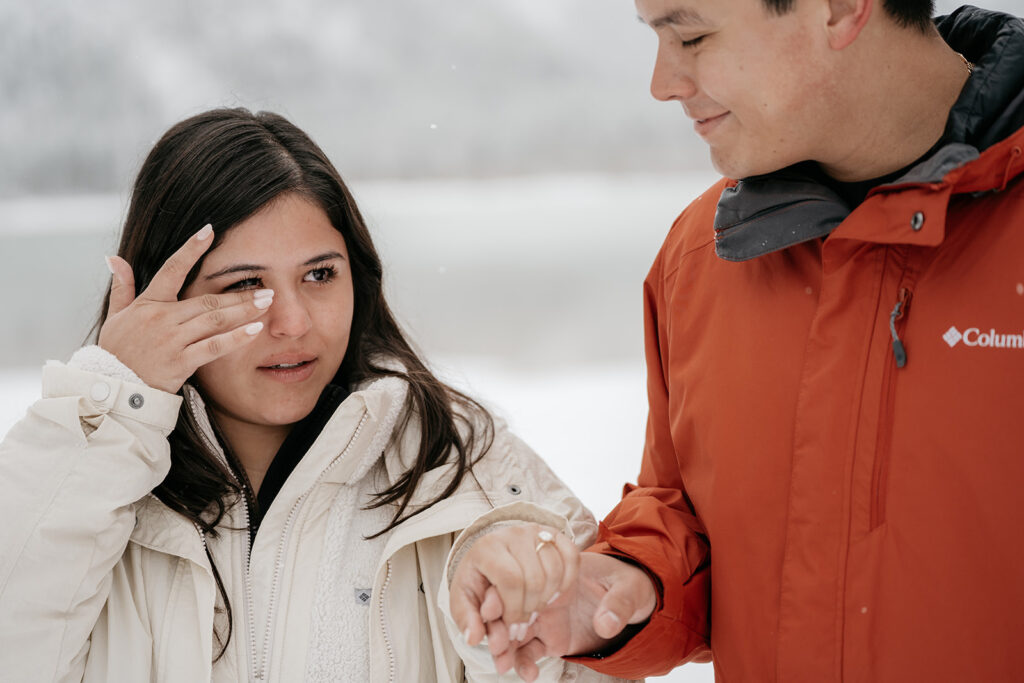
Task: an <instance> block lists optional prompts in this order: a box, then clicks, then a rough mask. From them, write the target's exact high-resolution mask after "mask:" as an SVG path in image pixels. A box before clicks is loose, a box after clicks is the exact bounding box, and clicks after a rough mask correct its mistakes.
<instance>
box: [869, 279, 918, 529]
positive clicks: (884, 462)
mask: <svg viewBox="0 0 1024 683" xmlns="http://www.w3.org/2000/svg"><path fill="white" fill-rule="evenodd" d="M910 298H911V291H910V290H909V289H908V288H906V287H901V288H900V293H899V300H898V301H897V302H896V306H895V307H894V308H893V309H892V313H890V314H889V333H890V334H891V335H892V358H891V359H890V361H889V363H887V364H886V366H885V374H884V375H883V377H882V400H881V404H880V406H879V411H878V440H877V442H876V444H875V464H874V468H873V469H872V472H871V518H870V521H869V525H868V529H869V531H874V530H875V529H877V528H878V527H879V526H881V525H882V524H883V523H884V522H885V501H886V489H887V488H888V481H889V456H890V452H891V450H892V430H893V411H894V410H895V402H896V400H895V399H896V379H897V376H898V371H899V370H900V369H901V368H903V367H905V366H906V364H907V349H906V346H905V345H904V344H903V340H902V339H900V331H901V330H902V329H903V328H904V327H905V326H906V319H907V310H908V308H909V307H910Z"/></svg>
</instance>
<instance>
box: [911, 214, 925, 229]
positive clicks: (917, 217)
mask: <svg viewBox="0 0 1024 683" xmlns="http://www.w3.org/2000/svg"><path fill="white" fill-rule="evenodd" d="M923 225H924V214H923V213H921V212H920V211H915V212H914V215H913V216H911V217H910V228H911V229H912V230H913V231H914V232H917V231H918V230H920V229H921V226H923Z"/></svg>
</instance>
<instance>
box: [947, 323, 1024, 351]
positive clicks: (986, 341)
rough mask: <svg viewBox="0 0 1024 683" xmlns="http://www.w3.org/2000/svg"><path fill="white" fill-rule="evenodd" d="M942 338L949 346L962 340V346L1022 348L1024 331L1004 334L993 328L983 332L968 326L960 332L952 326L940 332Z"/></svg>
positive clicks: (1023, 347) (1023, 345)
mask: <svg viewBox="0 0 1024 683" xmlns="http://www.w3.org/2000/svg"><path fill="white" fill-rule="evenodd" d="M942 340H943V341H944V342H946V343H947V344H949V348H953V347H954V346H956V345H957V344H959V343H960V342H963V344H964V346H974V347H981V348H986V349H1024V332H1022V333H1021V334H1013V333H1011V334H1005V333H1002V332H996V331H995V330H994V329H990V330H989V331H988V332H983V331H982V330H981V329H980V328H978V327H968V328H967V329H966V330H964V331H963V332H961V331H960V330H958V329H956V326H953V327H950V328H949V329H948V330H946V331H945V332H943V333H942Z"/></svg>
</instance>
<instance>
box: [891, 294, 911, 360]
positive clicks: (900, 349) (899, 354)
mask: <svg viewBox="0 0 1024 683" xmlns="http://www.w3.org/2000/svg"><path fill="white" fill-rule="evenodd" d="M908 305H910V290H909V289H907V288H906V287H901V288H900V298H899V301H897V302H896V306H895V307H894V308H893V309H892V313H890V314H889V332H890V334H892V355H893V356H894V357H895V358H896V367H898V368H902V367H903V366H905V365H906V364H907V349H906V347H904V346H903V342H902V341H900V335H899V333H898V332H897V331H896V321H897V320H899V319H900V318H902V317H903V316H904V315H906V313H907V306H908Z"/></svg>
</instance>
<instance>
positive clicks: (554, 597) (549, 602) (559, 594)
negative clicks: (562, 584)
mask: <svg viewBox="0 0 1024 683" xmlns="http://www.w3.org/2000/svg"><path fill="white" fill-rule="evenodd" d="M560 597H562V594H561V593H559V592H558V591H555V594H554V595H552V596H551V597H550V598H548V604H549V605H550V604H551V603H553V602H554V601H555V600H557V599H558V598H560Z"/></svg>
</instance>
